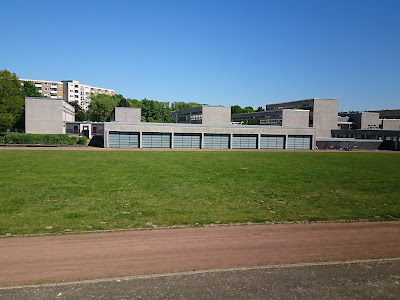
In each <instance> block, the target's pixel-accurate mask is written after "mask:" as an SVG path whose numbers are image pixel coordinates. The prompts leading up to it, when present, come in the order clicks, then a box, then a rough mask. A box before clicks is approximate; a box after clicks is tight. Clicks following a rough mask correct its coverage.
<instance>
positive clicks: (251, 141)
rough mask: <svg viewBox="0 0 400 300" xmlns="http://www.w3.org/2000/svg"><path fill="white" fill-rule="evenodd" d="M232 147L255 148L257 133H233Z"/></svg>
mask: <svg viewBox="0 0 400 300" xmlns="http://www.w3.org/2000/svg"><path fill="white" fill-rule="evenodd" d="M232 148H233V149H257V135H254V134H234V135H233V137H232Z"/></svg>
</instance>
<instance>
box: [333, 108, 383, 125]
mask: <svg viewBox="0 0 400 300" xmlns="http://www.w3.org/2000/svg"><path fill="white" fill-rule="evenodd" d="M339 116H340V117H348V118H349V121H350V122H352V123H353V124H352V129H377V128H379V113H375V112H365V111H363V112H340V113H339Z"/></svg>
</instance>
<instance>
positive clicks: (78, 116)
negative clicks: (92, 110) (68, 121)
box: [68, 101, 86, 122]
mask: <svg viewBox="0 0 400 300" xmlns="http://www.w3.org/2000/svg"><path fill="white" fill-rule="evenodd" d="M68 103H69V104H70V105H72V106H73V107H74V108H75V121H77V122H81V121H86V114H85V112H84V111H83V109H82V107H81V106H80V105H79V104H78V102H75V101H71V102H68Z"/></svg>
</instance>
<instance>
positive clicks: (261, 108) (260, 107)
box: [256, 106, 264, 111]
mask: <svg viewBox="0 0 400 300" xmlns="http://www.w3.org/2000/svg"><path fill="white" fill-rule="evenodd" d="M256 111H264V108H263V107H262V106H259V107H257V110H256Z"/></svg>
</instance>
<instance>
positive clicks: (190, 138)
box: [174, 133, 201, 149]
mask: <svg viewBox="0 0 400 300" xmlns="http://www.w3.org/2000/svg"><path fill="white" fill-rule="evenodd" d="M200 146H201V134H192V133H175V134H174V148H191V149H193V148H194V149H200Z"/></svg>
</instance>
